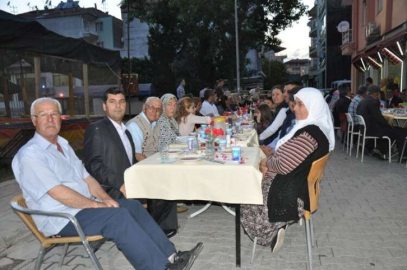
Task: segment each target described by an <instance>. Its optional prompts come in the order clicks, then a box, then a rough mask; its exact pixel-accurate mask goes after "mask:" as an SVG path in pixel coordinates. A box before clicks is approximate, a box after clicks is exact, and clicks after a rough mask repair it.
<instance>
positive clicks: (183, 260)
mask: <svg viewBox="0 0 407 270" xmlns="http://www.w3.org/2000/svg"><path fill="white" fill-rule="evenodd" d="M202 249H203V244H202V242H199V243H198V244H197V245H196V246H195V247H194V248H193V249H191V250H190V251H178V252H177V253H176V254H175V256H174V262H173V263H171V264H167V265H166V266H165V269H166V270H189V269H191V266H192V265H193V264H194V262H195V259H196V258H197V257H198V255H199V253H201V250H202Z"/></svg>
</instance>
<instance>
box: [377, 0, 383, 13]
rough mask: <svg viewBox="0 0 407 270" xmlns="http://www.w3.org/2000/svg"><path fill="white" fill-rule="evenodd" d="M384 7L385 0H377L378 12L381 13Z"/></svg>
mask: <svg viewBox="0 0 407 270" xmlns="http://www.w3.org/2000/svg"><path fill="white" fill-rule="evenodd" d="M382 9H383V0H377V13H380V11H382Z"/></svg>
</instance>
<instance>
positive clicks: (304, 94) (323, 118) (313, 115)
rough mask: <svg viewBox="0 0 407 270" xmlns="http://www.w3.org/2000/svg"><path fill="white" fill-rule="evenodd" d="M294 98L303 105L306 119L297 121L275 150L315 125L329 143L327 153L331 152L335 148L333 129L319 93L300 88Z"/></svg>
mask: <svg viewBox="0 0 407 270" xmlns="http://www.w3.org/2000/svg"><path fill="white" fill-rule="evenodd" d="M294 98H298V99H299V100H301V101H302V103H304V105H305V108H307V111H308V117H307V119H304V120H297V122H296V123H295V125H294V127H293V129H292V130H291V131H290V132H289V133H288V134H287V135H285V136H284V137H283V138H281V139H280V140H279V141H278V143H277V146H276V150H277V149H278V148H279V147H280V146H281V145H283V144H284V143H286V142H287V141H288V140H290V139H291V138H292V137H293V136H294V134H295V133H296V132H297V131H298V130H300V129H302V128H304V127H306V126H309V125H316V126H317V127H319V128H320V129H321V131H322V132H323V133H324V134H325V136H326V138H327V139H328V141H329V151H332V150H333V149H334V148H335V133H334V127H333V124H332V118H331V112H330V110H329V106H328V104H327V103H326V101H325V99H324V97H323V96H322V93H321V91H319V90H318V89H315V88H312V87H306V88H302V89H301V90H300V91H298V93H297V94H295V95H294Z"/></svg>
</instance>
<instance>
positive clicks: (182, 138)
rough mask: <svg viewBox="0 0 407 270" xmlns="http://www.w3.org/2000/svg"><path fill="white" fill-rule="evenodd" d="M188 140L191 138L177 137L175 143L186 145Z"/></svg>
mask: <svg viewBox="0 0 407 270" xmlns="http://www.w3.org/2000/svg"><path fill="white" fill-rule="evenodd" d="M188 138H193V137H192V136H178V137H177V142H180V143H188Z"/></svg>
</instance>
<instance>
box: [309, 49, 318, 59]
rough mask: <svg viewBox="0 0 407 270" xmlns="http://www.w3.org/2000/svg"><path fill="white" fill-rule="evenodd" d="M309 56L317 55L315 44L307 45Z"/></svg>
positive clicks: (315, 56) (314, 56)
mask: <svg viewBox="0 0 407 270" xmlns="http://www.w3.org/2000/svg"><path fill="white" fill-rule="evenodd" d="M309 57H311V58H317V57H318V53H317V47H316V46H311V47H309Z"/></svg>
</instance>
